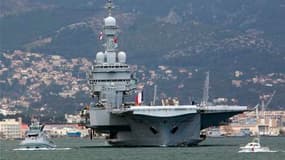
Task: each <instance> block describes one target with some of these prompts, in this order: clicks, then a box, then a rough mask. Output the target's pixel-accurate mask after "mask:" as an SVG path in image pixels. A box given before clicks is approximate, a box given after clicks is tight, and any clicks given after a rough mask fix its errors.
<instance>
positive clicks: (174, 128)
mask: <svg viewBox="0 0 285 160" xmlns="http://www.w3.org/2000/svg"><path fill="white" fill-rule="evenodd" d="M177 130H178V127H177V126H175V127H173V128H172V129H171V131H170V132H171V133H172V134H174V133H175V132H176V131H177Z"/></svg>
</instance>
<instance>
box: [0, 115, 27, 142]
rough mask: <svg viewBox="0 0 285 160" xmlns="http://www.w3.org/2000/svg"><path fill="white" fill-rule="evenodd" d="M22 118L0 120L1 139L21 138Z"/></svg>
mask: <svg viewBox="0 0 285 160" xmlns="http://www.w3.org/2000/svg"><path fill="white" fill-rule="evenodd" d="M21 125H22V119H21V118H18V120H16V119H4V120H3V121H0V139H19V138H22V133H21Z"/></svg>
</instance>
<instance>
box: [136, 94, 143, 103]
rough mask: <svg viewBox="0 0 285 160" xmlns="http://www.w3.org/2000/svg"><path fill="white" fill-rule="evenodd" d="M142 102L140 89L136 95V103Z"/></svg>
mask: <svg viewBox="0 0 285 160" xmlns="http://www.w3.org/2000/svg"><path fill="white" fill-rule="evenodd" d="M142 102H143V92H142V91H140V92H138V94H137V96H136V105H137V106H138V105H141V104H142Z"/></svg>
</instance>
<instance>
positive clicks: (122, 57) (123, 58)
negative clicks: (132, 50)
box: [118, 51, 127, 63]
mask: <svg viewBox="0 0 285 160" xmlns="http://www.w3.org/2000/svg"><path fill="white" fill-rule="evenodd" d="M126 59H127V56H126V53H125V52H122V51H121V52H119V53H118V61H119V62H120V63H126Z"/></svg>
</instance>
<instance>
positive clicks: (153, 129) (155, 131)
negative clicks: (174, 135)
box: [149, 126, 158, 134]
mask: <svg viewBox="0 0 285 160" xmlns="http://www.w3.org/2000/svg"><path fill="white" fill-rule="evenodd" d="M149 129H150V130H151V132H152V133H153V134H157V133H158V131H157V130H156V129H155V128H154V127H152V126H151V127H150V128H149Z"/></svg>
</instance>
